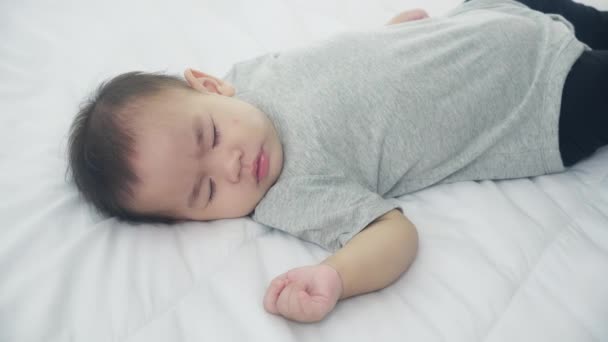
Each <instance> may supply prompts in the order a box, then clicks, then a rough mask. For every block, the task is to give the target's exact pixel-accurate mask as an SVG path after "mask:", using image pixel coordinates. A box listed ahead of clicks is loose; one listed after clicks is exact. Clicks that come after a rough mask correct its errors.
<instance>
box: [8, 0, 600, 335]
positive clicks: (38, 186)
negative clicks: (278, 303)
mask: <svg viewBox="0 0 608 342" xmlns="http://www.w3.org/2000/svg"><path fill="white" fill-rule="evenodd" d="M604 1H605V0H596V1H595V4H599V5H602V4H603V6H604V8H606V7H608V6H606V5H607V4H606V3H603V2H604ZM458 2H459V1H457V0H436V1H423V0H419V1H414V0H402V1H399V0H378V1H366V2H355V1H347V0H308V1H303V0H260V1H255V2H253V1H244V0H222V1H210V0H202V1H190V0H179V1H172V2H164V1H156V0H152V1H133V2H127V1H119V0H108V1H97V2H86V1H67V0H66V1H47V2H42V1H39V2H35V1H18V2H17V1H14V2H12V3H9V2H7V1H5V2H2V3H0V79H1V80H2V82H1V83H0V127H1V132H0V147H1V149H0V176H1V177H0V341H2V342H4V341H146V342H154V341H285V342H289V341H466V342H470V341H509V342H511V341H577V342H580V341H608V148H604V149H601V150H600V151H598V152H597V153H596V154H595V155H594V156H592V157H591V158H589V159H587V160H585V161H583V162H581V163H580V164H578V165H576V166H575V167H573V168H571V169H570V170H568V171H567V172H565V173H562V174H555V175H548V176H542V177H536V178H532V179H519V180H510V181H499V182H492V181H484V182H463V183H457V184H450V185H443V186H437V187H434V188H431V189H428V190H425V191H421V192H418V193H415V194H411V195H408V196H404V197H402V198H401V200H402V201H403V202H404V205H405V207H406V208H407V215H408V217H409V218H410V219H411V220H412V221H413V222H414V223H415V224H416V226H417V227H418V230H419V234H420V249H419V254H418V257H417V260H416V261H415V262H414V264H413V266H412V268H411V269H410V270H409V271H408V272H407V273H406V274H405V275H404V276H403V277H401V278H400V279H399V280H398V281H397V282H396V283H395V284H393V285H392V286H390V287H388V288H386V289H384V290H381V291H378V292H375V293H372V294H368V295H364V296H359V297H355V298H351V299H348V300H345V301H342V302H341V303H340V304H339V305H338V306H337V307H336V309H335V311H334V312H333V313H331V314H330V315H329V316H328V317H327V318H326V319H325V320H324V321H322V322H320V323H317V324H299V323H293V322H290V321H287V320H284V319H282V318H280V317H277V316H273V315H270V314H268V313H266V312H265V311H264V309H263V307H262V298H263V295H264V291H265V289H266V286H267V285H268V282H269V281H270V280H271V279H272V278H273V277H274V276H276V275H278V274H280V273H282V272H284V271H286V270H288V269H290V268H292V267H296V266H302V265H306V264H312V263H317V262H319V261H320V260H322V259H324V258H325V257H326V256H327V252H325V251H323V250H322V249H320V248H318V247H316V246H314V245H311V244H308V243H304V242H302V241H299V240H297V239H295V238H293V237H291V236H288V235H286V234H283V233H281V232H278V231H275V230H271V229H269V228H267V227H263V226H261V225H259V224H256V223H254V222H252V221H251V220H250V219H249V218H242V219H235V220H220V221H215V222H207V223H205V222H189V223H184V224H180V225H176V226H171V227H169V226H164V225H147V226H143V227H142V226H131V225H128V224H125V223H121V222H118V221H116V220H115V219H108V218H103V217H100V216H99V215H98V214H96V213H95V212H94V211H93V210H92V209H91V208H90V207H89V206H88V205H86V204H85V203H83V201H82V200H81V199H80V198H79V196H78V194H77V192H76V190H75V188H74V186H73V185H71V184H70V183H68V182H66V180H65V178H64V175H65V168H66V141H67V132H68V127H69V124H70V122H71V120H72V118H73V116H74V114H75V112H76V111H77V109H78V105H79V103H80V102H81V101H82V100H83V98H84V97H86V96H87V95H88V94H89V93H90V92H91V91H92V90H93V89H94V88H95V87H96V86H97V85H98V84H99V83H100V82H101V81H102V80H105V79H107V78H108V77H111V76H113V75H115V74H117V73H121V72H125V71H130V70H146V71H162V70H166V71H168V72H170V73H181V71H182V70H183V69H184V68H185V67H195V68H198V69H201V70H203V71H205V72H209V73H211V74H214V75H217V76H220V77H221V76H223V75H224V73H225V72H226V71H227V70H228V68H229V66H230V65H231V64H232V63H234V62H237V61H240V60H243V59H247V58H251V57H254V56H256V55H259V54H261V53H265V52H269V51H275V50H281V49H284V48H288V47H292V46H295V45H300V44H306V43H309V42H311V41H314V40H316V39H321V38H323V37H325V36H327V35H330V34H332V33H335V32H337V31H340V30H348V29H352V28H364V27H374V26H378V25H383V24H384V23H385V22H386V21H388V20H389V19H390V18H391V17H392V16H393V15H395V14H397V13H398V12H400V11H402V10H405V9H408V8H412V7H422V8H426V9H427V10H428V12H429V13H430V14H431V16H438V15H441V14H442V13H444V12H445V11H446V10H448V9H449V8H451V7H453V6H456V5H457V3H458ZM587 2H588V3H591V1H587Z"/></svg>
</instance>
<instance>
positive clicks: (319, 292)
mask: <svg viewBox="0 0 608 342" xmlns="http://www.w3.org/2000/svg"><path fill="white" fill-rule="evenodd" d="M341 295H342V280H341V279H340V275H339V274H338V272H337V271H336V270H335V269H334V268H332V267H331V266H328V265H325V264H320V265H314V266H304V267H299V268H294V269H293V270H290V271H289V272H287V273H284V274H282V275H280V276H278V277H276V278H274V280H272V282H271V283H270V286H269V287H268V289H267V290H266V296H264V308H265V309H266V311H268V312H270V313H273V314H275V315H281V316H283V317H285V318H288V319H291V320H294V321H299V322H317V321H320V320H322V319H323V318H324V317H325V316H326V315H327V314H328V313H329V312H331V310H333V308H334V307H335V306H336V303H337V302H338V300H339V299H340V296H341Z"/></svg>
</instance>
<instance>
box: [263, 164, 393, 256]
mask: <svg viewBox="0 0 608 342" xmlns="http://www.w3.org/2000/svg"><path fill="white" fill-rule="evenodd" d="M397 207H399V205H398V203H397V202H395V201H392V200H386V199H384V198H382V197H381V196H380V195H378V194H377V193H375V192H372V191H370V190H368V189H366V188H364V187H363V186H362V185H360V184H358V183H356V182H355V181H352V180H349V179H346V178H344V177H341V176H305V177H304V176H302V177H294V178H291V179H288V180H280V181H278V182H277V183H276V184H275V185H274V186H273V187H272V188H271V189H270V190H269V191H268V193H266V196H265V197H264V198H263V199H262V201H260V203H259V204H258V206H257V207H256V209H255V212H254V214H253V215H252V218H253V219H254V220H255V221H257V222H259V223H262V224H265V225H267V226H270V227H273V228H276V229H279V230H282V231H285V232H287V233H289V234H291V235H294V236H296V237H298V238H301V239H303V240H306V241H309V242H312V243H315V244H317V245H319V246H321V247H323V248H325V249H327V250H330V251H336V250H338V249H340V248H342V247H343V246H344V245H345V244H346V243H347V242H348V241H349V240H350V239H351V238H352V237H353V236H355V234H357V233H359V232H360V231H361V230H363V229H364V228H365V227H366V226H367V225H368V224H370V223H371V222H373V221H374V220H375V219H376V218H378V217H380V216H382V215H384V214H385V213H387V212H388V211H390V210H392V209H394V208H397Z"/></svg>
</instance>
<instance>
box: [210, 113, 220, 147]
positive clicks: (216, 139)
mask: <svg viewBox="0 0 608 342" xmlns="http://www.w3.org/2000/svg"><path fill="white" fill-rule="evenodd" d="M211 123H212V124H213V144H212V146H213V147H215V146H217V144H219V143H220V131H219V130H218V129H217V127H216V126H215V122H214V121H213V118H212V119H211Z"/></svg>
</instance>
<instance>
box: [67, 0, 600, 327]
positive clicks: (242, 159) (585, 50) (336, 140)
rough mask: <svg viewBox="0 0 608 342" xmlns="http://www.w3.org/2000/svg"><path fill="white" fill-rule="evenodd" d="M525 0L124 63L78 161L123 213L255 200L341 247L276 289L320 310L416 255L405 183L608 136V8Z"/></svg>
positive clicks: (561, 163) (99, 201)
mask: <svg viewBox="0 0 608 342" xmlns="http://www.w3.org/2000/svg"><path fill="white" fill-rule="evenodd" d="M521 2H525V3H526V5H524V4H522V3H520V2H514V1H509V0H505V1H494V0H474V1H470V2H466V3H464V4H462V5H461V6H459V7H458V8H455V9H453V10H452V11H451V12H449V13H448V14H446V15H445V16H443V17H437V18H428V16H427V15H426V13H425V12H424V11H423V10H413V11H407V12H404V13H401V14H400V15H398V16H396V17H395V18H393V20H391V21H390V22H389V25H387V26H384V27H379V28H375V29H368V30H364V31H351V32H343V33H340V34H337V35H335V36H332V37H330V38H328V39H326V40H323V41H320V42H316V43H314V44H312V45H309V46H306V47H300V48H293V49H290V50H286V51H282V52H280V53H269V54H266V55H263V56H259V57H257V58H254V59H252V60H248V61H244V62H241V63H237V64H236V65H234V66H233V67H232V69H231V70H230V71H229V72H228V74H227V75H226V76H225V77H223V78H217V77H214V76H212V75H209V74H207V73H204V72H201V71H197V70H193V69H187V70H186V71H185V72H184V79H182V78H180V77H176V76H170V75H163V74H154V73H145V72H129V73H125V74H121V75H118V76H116V77H115V78H113V79H111V80H109V81H108V82H105V83H104V84H102V85H101V86H100V87H99V89H98V90H97V92H96V94H95V95H94V96H93V97H92V98H91V99H90V100H89V101H88V102H87V103H85V104H84V105H83V106H82V108H81V110H80V112H79V113H78V115H77V116H76V118H75V120H74V122H73V124H72V127H71V136H70V146H69V147H70V150H69V161H70V170H71V173H72V178H73V180H74V182H75V184H76V186H77V188H78V189H79V191H80V192H81V193H82V195H83V196H84V198H85V199H86V200H88V201H90V202H91V203H93V205H94V206H95V207H96V208H98V209H99V210H100V211H101V212H102V213H104V214H107V215H111V216H115V217H118V218H121V219H124V220H128V221H140V222H166V223H172V222H178V221H182V220H200V221H207V220H215V219H224V218H236V217H243V216H251V218H252V219H253V220H255V221H256V222H259V223H261V224H264V225H266V226H269V227H273V228H276V229H280V230H282V231H285V232H287V233H289V234H292V235H294V236H297V237H299V238H301V239H303V240H306V241H309V242H312V243H315V244H317V245H319V246H321V247H323V248H325V249H327V250H328V251H330V252H332V253H333V254H331V255H330V256H329V257H328V258H327V259H325V260H323V261H322V262H320V263H319V264H318V265H309V266H304V267H299V268H295V269H292V270H290V271H288V272H286V273H284V274H281V275H279V276H277V277H276V278H275V279H274V280H272V282H271V283H270V285H269V286H268V289H267V291H266V294H265V297H264V300H263V305H264V308H265V309H266V310H267V311H268V312H270V313H274V314H278V315H281V316H284V317H286V318H288V319H292V320H296V321H301V322H315V321H319V320H321V319H323V318H324V317H325V316H326V315H327V314H329V313H330V312H331V311H332V309H333V308H334V307H335V305H336V304H337V303H338V301H339V300H341V299H344V298H348V297H352V296H356V295H359V294H363V293H368V292H371V291H375V290H378V289H382V288H384V287H386V286H388V285H389V284H391V283H392V282H394V281H395V280H396V279H398V278H399V277H400V276H401V274H403V273H404V272H405V271H406V270H407V269H408V267H409V266H410V264H411V263H412V262H413V260H414V258H415V255H416V250H417V246H418V236H417V232H416V228H415V226H414V224H413V223H412V222H411V221H410V220H409V219H408V218H407V216H406V213H407V208H405V207H402V202H399V201H397V200H396V199H395V198H396V197H399V196H402V195H404V194H409V193H412V192H414V191H418V190H421V189H424V188H427V187H429V186H432V185H435V184H440V183H450V182H457V181H466V180H485V179H510V178H518V177H530V176H536V175H543V174H548V173H554V172H561V171H563V170H564V169H565V168H566V167H568V166H570V165H572V164H574V163H576V162H577V161H579V160H581V159H583V158H585V157H587V156H589V155H590V154H592V153H593V152H594V151H595V150H596V149H597V148H598V147H600V146H602V145H604V144H606V143H607V142H608V116H607V115H606V113H607V109H608V105H607V102H606V99H605V96H604V94H602V91H601V89H604V90H605V89H607V88H608V84H607V83H608V82H607V80H608V77H607V75H608V73H607V71H608V58H607V56H608V54H607V53H606V50H602V49H607V48H608V34H607V32H606V29H607V28H606V24H605V23H606V22H608V15H607V13H606V12H600V11H597V10H596V9H593V8H591V7H586V6H583V5H579V4H576V3H574V2H570V1H569V0H559V1H558V0H555V1H540V2H536V1H532V0H528V1H523V0H522V1H521ZM545 2H546V4H545ZM527 6H530V7H531V8H533V9H535V10H533V9H530V8H529V7H527ZM537 10H538V11H537ZM541 11H544V12H548V13H559V14H561V15H555V14H552V15H546V14H543V13H541ZM564 18H565V19H564ZM566 19H567V20H566ZM578 22H583V23H584V24H581V25H584V27H585V29H580V30H579V29H578ZM594 22H599V24H601V25H604V26H603V28H599V26H598V27H593V23H594ZM602 22H603V23H602ZM572 24H574V25H575V26H577V32H576V36H575V34H574V30H573V26H572ZM599 24H598V25H599ZM602 30H603V31H602ZM579 103H586V106H587V107H586V109H585V111H584V112H582V111H577V106H576V105H577V104H579Z"/></svg>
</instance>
